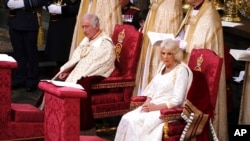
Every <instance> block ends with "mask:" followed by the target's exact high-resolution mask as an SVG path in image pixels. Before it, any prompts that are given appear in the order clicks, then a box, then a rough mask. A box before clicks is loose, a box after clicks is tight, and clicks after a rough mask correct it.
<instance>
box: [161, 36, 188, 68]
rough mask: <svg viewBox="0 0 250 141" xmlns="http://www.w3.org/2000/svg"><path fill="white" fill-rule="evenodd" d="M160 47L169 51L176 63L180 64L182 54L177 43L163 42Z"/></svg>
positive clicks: (172, 41) (167, 40)
mask: <svg viewBox="0 0 250 141" xmlns="http://www.w3.org/2000/svg"><path fill="white" fill-rule="evenodd" d="M160 47H161V48H165V49H167V50H170V51H171V53H173V55H174V58H175V61H176V62H178V63H180V62H181V61H182V60H183V52H182V50H181V48H180V46H179V43H178V42H177V41H175V40H173V39H166V40H163V41H162V42H161V44H160Z"/></svg>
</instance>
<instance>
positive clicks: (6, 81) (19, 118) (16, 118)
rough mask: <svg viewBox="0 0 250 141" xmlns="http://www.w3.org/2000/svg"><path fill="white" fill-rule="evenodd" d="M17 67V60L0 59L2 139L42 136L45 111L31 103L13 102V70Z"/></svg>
mask: <svg viewBox="0 0 250 141" xmlns="http://www.w3.org/2000/svg"><path fill="white" fill-rule="evenodd" d="M16 67H17V63H16V62H6V61H0V95H1V96H0V140H13V139H23V140H25V139H27V138H29V139H30V138H42V137H43V135H44V132H43V130H44V126H43V112H41V111H39V110H38V109H37V108H35V107H34V106H33V105H30V104H15V103H11V71H12V69H13V68H16ZM38 116H42V117H39V118H37V117H38ZM35 118H37V119H35Z"/></svg>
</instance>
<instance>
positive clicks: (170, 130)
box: [131, 49, 223, 141]
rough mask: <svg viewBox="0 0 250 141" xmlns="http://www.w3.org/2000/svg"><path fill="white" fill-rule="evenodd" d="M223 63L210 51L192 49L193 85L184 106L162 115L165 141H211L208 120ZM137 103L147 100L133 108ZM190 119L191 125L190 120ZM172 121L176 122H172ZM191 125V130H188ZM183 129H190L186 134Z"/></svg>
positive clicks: (189, 64)
mask: <svg viewBox="0 0 250 141" xmlns="http://www.w3.org/2000/svg"><path fill="white" fill-rule="evenodd" d="M222 61H223V60H222V58H220V57H219V56H217V55H216V54H215V53H214V52H213V51H211V50H208V49H193V51H192V53H191V56H190V60H189V63H188V66H189V67H190V69H191V70H192V72H193V81H192V84H191V86H190V89H189V91H188V93H187V97H186V102H185V106H184V107H179V108H173V109H163V110H161V111H160V112H161V116H160V118H161V119H164V128H163V133H164V136H163V140H164V141H177V140H179V139H180V137H181V135H183V136H184V137H185V139H191V138H192V137H194V138H196V140H201V141H207V140H209V130H210V129H209V120H210V119H212V118H213V116H214V110H215V104H216V100H217V99H216V98H217V94H218V83H219V79H220V74H221V68H222ZM136 97H138V96H136ZM139 97H140V96H139ZM134 99H136V100H137V101H139V102H141V103H142V102H143V99H144V100H145V98H135V97H133V98H132V100H131V106H134V105H135V103H136V102H135V101H133V100H134ZM140 99H141V100H142V101H140ZM133 108H135V107H133ZM192 114H194V115H192ZM190 117H191V119H192V120H191V121H192V122H190V120H189V118H190ZM184 118H187V119H186V120H185V119H184ZM170 120H175V122H169V121H170ZM188 121H189V124H190V126H187V125H188V124H187V122H188ZM187 127H188V128H187ZM184 128H187V129H185V131H184Z"/></svg>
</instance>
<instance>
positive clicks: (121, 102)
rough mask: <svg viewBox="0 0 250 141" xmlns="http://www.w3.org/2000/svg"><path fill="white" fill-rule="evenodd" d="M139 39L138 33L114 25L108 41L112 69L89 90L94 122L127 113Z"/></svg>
mask: <svg viewBox="0 0 250 141" xmlns="http://www.w3.org/2000/svg"><path fill="white" fill-rule="evenodd" d="M141 39H142V33H140V32H139V31H137V30H136V29H135V27H133V26H132V25H128V24H122V25H119V24H117V25H116V26H115V28H114V33H113V35H112V40H113V43H114V45H115V46H116V49H115V52H116V61H115V67H116V68H115V70H114V71H113V73H112V74H111V76H110V77H107V78H105V79H104V80H102V81H101V82H98V83H96V84H94V85H92V86H91V90H90V95H91V101H92V111H93V115H94V118H95V119H98V118H105V117H114V116H120V115H123V114H124V113H126V112H128V111H129V109H130V98H131V96H132V93H133V89H134V86H135V76H136V70H137V64H138V60H139V56H140V50H141Z"/></svg>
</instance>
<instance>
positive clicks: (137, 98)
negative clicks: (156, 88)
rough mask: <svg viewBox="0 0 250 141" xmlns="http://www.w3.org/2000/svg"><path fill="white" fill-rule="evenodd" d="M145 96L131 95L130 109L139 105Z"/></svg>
mask: <svg viewBox="0 0 250 141" xmlns="http://www.w3.org/2000/svg"><path fill="white" fill-rule="evenodd" d="M146 99H147V97H146V96H132V97H131V99H130V110H133V109H135V108H137V107H139V106H141V105H142V104H143V103H144V101H146Z"/></svg>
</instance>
